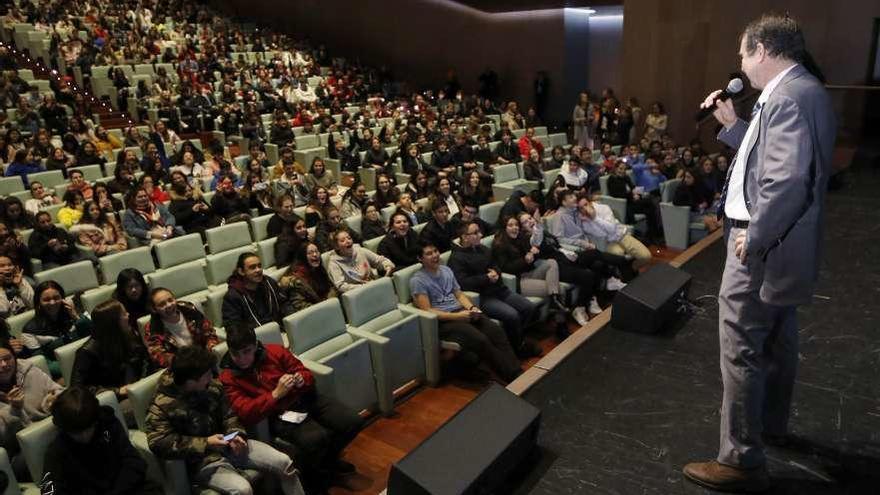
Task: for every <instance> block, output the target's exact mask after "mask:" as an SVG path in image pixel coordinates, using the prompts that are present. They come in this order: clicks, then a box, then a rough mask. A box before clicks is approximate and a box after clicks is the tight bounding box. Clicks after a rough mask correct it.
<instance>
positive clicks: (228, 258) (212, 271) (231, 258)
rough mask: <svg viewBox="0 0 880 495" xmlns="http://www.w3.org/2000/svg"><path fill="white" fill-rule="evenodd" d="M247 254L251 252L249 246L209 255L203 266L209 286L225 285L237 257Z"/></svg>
mask: <svg viewBox="0 0 880 495" xmlns="http://www.w3.org/2000/svg"><path fill="white" fill-rule="evenodd" d="M249 252H253V248H252V247H251V246H244V247H240V248H235V249H230V250H229V251H223V252H222V253H217V254H209V255H208V256H207V258H206V262H207V264H206V265H205V272H206V274H207V278H208V283H209V284H211V285H220V284H222V283H225V282H226V280H227V279H229V276H230V275H232V272H233V271H234V270H235V263H236V262H237V261H238V257H239V256H240V255H241V254H243V253H249ZM273 254H274V253H273ZM261 260H262V258H261Z"/></svg>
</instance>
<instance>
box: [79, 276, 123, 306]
mask: <svg viewBox="0 0 880 495" xmlns="http://www.w3.org/2000/svg"><path fill="white" fill-rule="evenodd" d="M114 280H115V277H114ZM115 291H116V284H115V283H114V284H110V285H102V286H100V287H98V288H97V289H91V290H87V291H85V292H83V293H82V294H81V295H80V296H79V300H80V302H81V303H82V306H83V309H84V310H86V311H88V312H92V311H93V310H94V309H95V308H96V307H98V305H99V304H101V303H102V302H104V301H109V300H110V299H113V293H114V292H115Z"/></svg>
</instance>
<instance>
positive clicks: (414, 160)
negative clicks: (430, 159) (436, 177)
mask: <svg viewBox="0 0 880 495" xmlns="http://www.w3.org/2000/svg"><path fill="white" fill-rule="evenodd" d="M402 162H403V172H404V173H406V174H409V175H410V176H412V175H413V174H416V173H418V172H421V171H423V170H428V164H427V163H426V162H425V160H423V159H422V153H421V151H420V150H419V146H418V145H417V144H411V145H409V147H408V148H407V149H406V154H405V155H404V156H403V159H402Z"/></svg>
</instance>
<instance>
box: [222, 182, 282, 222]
mask: <svg viewBox="0 0 880 495" xmlns="http://www.w3.org/2000/svg"><path fill="white" fill-rule="evenodd" d="M233 190H235V189H234V188H233ZM221 193H222V191H221ZM220 195H221V194H215V195H214V197H215V198H216V197H217V196H220ZM223 196H224V197H227V196H226V195H225V194H224V195H223ZM237 196H238V197H240V198H241V200H242V201H243V202H244V204H245V206H246V207H247V212H246V214H247V218H245V220H250V216H251V210H257V216H261V215H266V214H268V213H269V212H271V211H272V190H271V188H270V187H269V183H268V182H266V181H263V180H262V179H261V178H260V176H259V175H257V174H256V173H248V175H246V176H245V179H244V185H243V186H242V187H241V189H240V190H238V191H237ZM211 200H212V201H213V198H212V199H211ZM243 214H244V213H243Z"/></svg>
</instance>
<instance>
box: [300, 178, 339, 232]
mask: <svg viewBox="0 0 880 495" xmlns="http://www.w3.org/2000/svg"><path fill="white" fill-rule="evenodd" d="M331 206H333V203H331V202H330V192H329V191H328V190H327V189H326V188H325V187H324V186H316V187H315V188H314V189H312V192H311V194H310V195H309V204H307V205H306V227H315V226H316V225H318V224H319V223H321V221H322V220H324V219H325V218H327V211H328V210H329V209H330V207H331Z"/></svg>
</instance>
